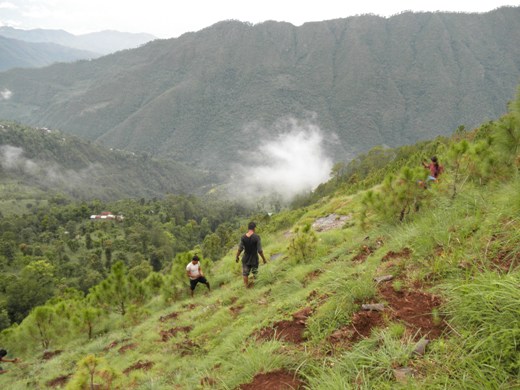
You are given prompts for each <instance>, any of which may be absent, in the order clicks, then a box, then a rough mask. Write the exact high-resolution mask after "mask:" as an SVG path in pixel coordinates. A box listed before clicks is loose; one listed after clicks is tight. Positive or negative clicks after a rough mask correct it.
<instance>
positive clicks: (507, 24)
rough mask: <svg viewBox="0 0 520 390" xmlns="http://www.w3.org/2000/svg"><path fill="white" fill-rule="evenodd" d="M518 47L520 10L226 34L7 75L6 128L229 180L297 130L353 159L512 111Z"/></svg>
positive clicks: (240, 27)
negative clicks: (22, 126)
mask: <svg viewBox="0 0 520 390" xmlns="http://www.w3.org/2000/svg"><path fill="white" fill-rule="evenodd" d="M518 41H520V8H519V7H505V8H501V9H498V10H495V11H492V12H489V13H486V14H469V15H468V14H449V13H417V14H413V13H403V14H400V15H396V16H393V17H391V18H381V17H376V16H370V15H367V16H359V17H352V18H347V19H337V20H331V21H325V22H316V23H307V24H304V25H303V26H301V27H294V26H292V25H290V24H287V23H277V22H266V23H262V24H259V25H255V26H252V25H249V24H245V23H240V22H235V21H228V22H221V23H218V24H216V25H214V26H211V27H209V28H206V29H204V30H201V31H199V32H197V33H188V34H185V35H183V36H181V37H180V38H178V39H171V40H158V41H154V42H151V43H149V44H147V45H145V46H143V47H141V48H139V49H135V50H129V51H125V52H121V53H116V54H114V55H110V56H106V57H103V58H101V59H98V60H96V61H91V62H86V61H84V62H80V63H76V64H73V65H55V66H52V67H49V68H46V69H41V70H31V71H10V72H5V73H3V74H0V90H2V89H5V90H8V91H10V92H11V97H10V99H9V100H5V99H4V100H3V101H1V102H0V117H4V118H14V119H17V120H20V121H22V122H24V123H29V124H32V125H38V126H50V127H53V128H59V129H61V130H63V131H66V132H70V133H73V134H77V135H80V136H82V137H86V138H89V139H92V140H102V141H103V142H104V143H106V144H107V145H109V146H113V147H117V148H121V149H128V150H135V151H147V152H149V153H152V154H154V155H157V156H169V157H173V158H175V159H176V160H179V161H190V162H195V163H196V164H199V165H200V166H204V167H211V168H216V169H219V170H225V171H228V170H229V169H231V168H230V165H231V164H232V163H235V162H236V160H237V151H238V150H243V149H244V145H246V144H249V143H250V142H251V143H252V144H256V145H260V149H261V145H262V142H261V141H262V140H263V139H266V138H269V137H274V136H275V135H276V134H279V133H281V132H285V131H287V129H286V127H287V126H285V124H284V122H283V121H282V122H280V120H283V119H286V118H287V117H295V118H297V119H298V120H300V121H301V123H300V124H301V126H302V127H305V124H306V123H311V124H315V125H317V126H319V127H320V128H321V129H322V130H323V132H324V134H325V138H326V140H327V141H328V142H329V143H330V144H332V145H328V146H329V149H330V153H331V154H332V155H333V157H334V158H335V159H336V160H346V159H349V158H351V157H352V156H353V154H355V153H358V152H359V151H362V150H367V149H368V148H370V147H372V146H374V145H377V144H386V145H389V146H396V145H401V144H405V143H410V142H414V141H416V140H420V139H427V138H430V137H432V136H434V135H437V134H449V133H451V132H453V131H454V129H456V128H457V127H458V126H459V125H461V124H462V125H465V126H467V127H472V126H474V125H476V124H478V123H480V122H482V121H484V120H487V119H488V118H493V117H496V116H498V115H500V114H502V113H503V112H505V110H506V103H507V100H508V97H511V96H513V94H514V86H515V85H516V84H517V83H518V80H519V77H520V47H519V46H518V45H517V44H516V42H518ZM256 137H258V138H259V140H256ZM251 138H253V139H255V141H248V140H250V139H251ZM254 148H255V147H254V146H246V147H245V149H246V150H248V151H249V150H251V149H254Z"/></svg>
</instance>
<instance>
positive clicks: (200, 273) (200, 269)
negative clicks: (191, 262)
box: [199, 265, 204, 277]
mask: <svg viewBox="0 0 520 390" xmlns="http://www.w3.org/2000/svg"><path fill="white" fill-rule="evenodd" d="M199 276H202V277H203V276H204V274H203V273H202V267H201V266H200V265H199Z"/></svg>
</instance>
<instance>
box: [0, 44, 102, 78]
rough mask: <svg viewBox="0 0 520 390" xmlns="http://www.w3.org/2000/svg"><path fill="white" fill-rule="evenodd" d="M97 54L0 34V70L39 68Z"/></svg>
mask: <svg viewBox="0 0 520 390" xmlns="http://www.w3.org/2000/svg"><path fill="white" fill-rule="evenodd" d="M95 57H99V54H96V53H92V52H88V51H84V50H77V49H71V48H70V47H65V46H61V45H57V44H55V43H31V42H24V41H19V40H17V39H11V38H5V37H2V36H0V71H4V70H8V69H12V68H39V67H42V66H47V65H51V64H54V63H56V62H72V61H76V60H80V59H85V58H95Z"/></svg>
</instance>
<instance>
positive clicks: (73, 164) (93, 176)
mask: <svg viewBox="0 0 520 390" xmlns="http://www.w3.org/2000/svg"><path fill="white" fill-rule="evenodd" d="M203 185H208V177H207V174H206V173H203V172H201V171H198V170H195V169H194V168H192V167H187V166H185V165H183V164H180V163H177V162H175V161H171V160H158V159H155V158H153V157H151V156H149V155H148V154H146V153H132V152H123V151H120V150H115V149H108V148H105V147H103V146H101V145H99V144H96V143H93V142H91V141H85V140H82V139H80V138H78V137H74V136H70V135H66V134H63V133H61V132H60V131H57V130H51V129H47V128H37V129H34V128H29V127H27V126H23V125H20V124H18V123H14V122H6V121H0V194H1V200H0V211H2V212H10V206H7V207H2V204H5V203H6V202H7V203H10V202H11V201H13V200H16V201H20V200H21V199H26V200H28V201H30V202H32V201H33V200H38V199H48V198H49V197H52V196H54V195H56V194H61V195H66V196H69V197H72V198H75V199H93V198H99V199H102V200H114V199H121V198H134V197H146V198H151V197H155V196H160V197H162V196H164V195H165V194H168V193H170V194H180V193H196V192H197V191H199V189H200V188H201V187H202V186H203ZM18 203H19V202H18Z"/></svg>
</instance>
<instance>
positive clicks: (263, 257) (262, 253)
mask: <svg viewBox="0 0 520 390" xmlns="http://www.w3.org/2000/svg"><path fill="white" fill-rule="evenodd" d="M258 254H259V255H260V256H261V257H262V260H263V261H264V264H267V260H266V259H265V256H264V251H260V252H258Z"/></svg>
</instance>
